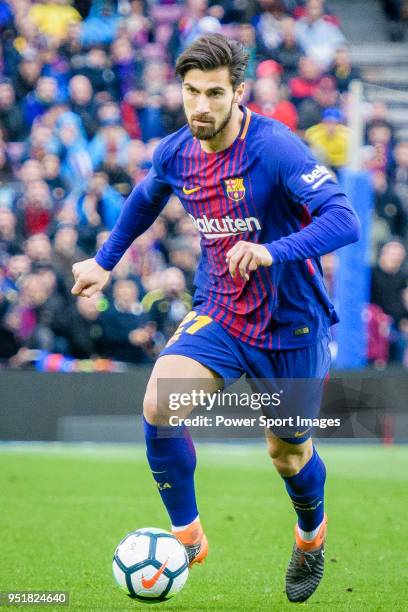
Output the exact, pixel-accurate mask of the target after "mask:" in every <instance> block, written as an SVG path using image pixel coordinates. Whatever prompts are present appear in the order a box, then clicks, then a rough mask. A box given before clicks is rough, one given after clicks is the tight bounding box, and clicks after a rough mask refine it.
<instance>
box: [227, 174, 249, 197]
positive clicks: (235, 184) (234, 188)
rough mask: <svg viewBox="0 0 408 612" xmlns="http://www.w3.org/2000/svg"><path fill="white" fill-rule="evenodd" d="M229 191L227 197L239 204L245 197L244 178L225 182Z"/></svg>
mask: <svg viewBox="0 0 408 612" xmlns="http://www.w3.org/2000/svg"><path fill="white" fill-rule="evenodd" d="M224 183H225V188H226V190H227V196H228V197H229V199H230V200H234V202H237V201H238V200H242V198H243V197H245V185H244V179H243V178H230V179H226V180H225V181H224Z"/></svg>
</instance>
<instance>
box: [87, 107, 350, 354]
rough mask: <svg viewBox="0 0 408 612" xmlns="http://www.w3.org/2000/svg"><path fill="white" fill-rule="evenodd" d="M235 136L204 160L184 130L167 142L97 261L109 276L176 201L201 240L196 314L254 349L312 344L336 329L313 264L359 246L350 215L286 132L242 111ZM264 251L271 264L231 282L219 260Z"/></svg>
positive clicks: (327, 178) (331, 183)
mask: <svg viewBox="0 0 408 612" xmlns="http://www.w3.org/2000/svg"><path fill="white" fill-rule="evenodd" d="M241 110H242V111H243V119H242V123H241V129H240V132H239V134H238V136H237V138H236V139H235V141H234V142H233V143H232V145H231V146H230V147H228V148H227V149H225V150H223V151H220V152H215V153H207V152H206V151H204V150H203V149H202V147H201V144H200V141H199V140H198V139H196V138H194V137H193V136H192V134H191V132H190V129H189V127H188V126H185V127H183V128H181V129H180V130H179V131H177V132H175V133H174V134H171V135H170V136H167V137H166V138H164V139H163V140H162V141H161V142H160V144H159V145H158V147H157V148H156V150H155V153H154V156H153V167H152V169H151V170H150V172H149V174H148V175H147V177H146V178H145V179H144V180H143V181H142V182H141V183H139V185H137V186H136V187H135V189H134V190H133V192H132V194H131V195H130V196H129V198H128V200H127V201H126V203H125V205H124V208H123V210H122V213H121V216H120V218H119V220H118V222H117V224H116V226H115V227H114V229H113V231H112V233H111V235H110V237H109V238H108V240H107V241H106V242H105V244H104V245H103V246H102V248H101V249H100V250H99V251H98V253H97V255H96V261H97V262H98V263H99V264H100V265H101V266H102V267H103V268H105V269H106V270H111V269H112V268H113V267H114V266H115V265H116V263H117V262H118V261H119V259H120V258H121V256H122V255H123V253H124V252H125V250H126V249H127V248H128V247H129V246H130V244H131V243H132V242H133V240H134V239H135V238H136V237H137V236H139V235H140V234H141V233H143V232H144V231H145V230H146V229H147V228H148V227H149V226H150V225H151V223H153V221H154V219H155V218H156V217H157V216H158V215H159V214H160V212H161V210H162V209H163V208H164V206H165V204H166V202H167V199H168V197H169V196H170V194H171V193H174V194H176V195H177V196H178V198H179V199H180V201H181V203H182V205H183V207H184V208H185V210H186V212H187V213H188V215H189V217H190V219H191V221H192V223H193V224H194V226H195V227H196V229H197V230H198V232H199V233H200V236H201V252H202V255H201V260H200V263H199V265H198V268H197V272H196V275H195V286H196V292H195V295H194V310H195V311H196V312H199V313H201V314H206V315H208V316H210V317H212V318H213V319H214V320H216V321H218V322H219V323H220V324H221V325H222V326H223V327H224V328H225V329H226V330H227V331H228V332H229V333H230V334H232V335H233V336H235V337H237V338H239V339H240V340H242V341H244V342H247V343H249V344H251V345H254V346H259V347H263V348H268V349H286V348H295V347H302V346H307V345H310V344H313V343H315V342H316V341H317V340H318V339H319V338H320V337H321V336H323V335H324V334H325V333H327V329H328V327H329V326H330V325H332V324H333V323H335V322H337V321H338V318H337V315H336V313H335V311H334V308H333V305H332V304H331V302H330V300H329V298H328V296H327V293H326V289H325V286H324V282H323V275H322V269H321V266H320V261H319V256H320V255H322V254H324V253H327V252H330V251H332V250H334V249H335V248H338V247H339V246H343V245H344V244H347V243H348V242H352V241H354V240H356V239H357V238H358V223H357V220H356V217H355V215H354V212H353V211H352V209H351V207H350V205H349V204H348V202H347V200H346V197H345V196H344V194H342V192H341V190H340V188H339V185H338V183H337V182H336V181H335V180H334V179H333V177H332V175H331V173H330V172H329V171H328V170H327V169H326V168H325V167H324V166H323V165H321V164H320V163H319V162H318V161H317V160H316V159H315V158H314V156H313V155H312V154H311V152H310V150H309V149H308V148H307V147H306V146H305V145H304V144H303V143H302V142H301V141H300V139H299V138H297V136H295V135H294V134H293V133H292V132H291V131H290V130H288V128H286V127H285V126H284V125H283V124H281V123H279V122H278V121H274V120H272V119H269V118H266V117H263V116H261V115H258V114H256V113H251V111H250V110H249V109H247V108H245V107H241ZM238 240H246V241H249V242H255V243H259V244H264V245H265V246H266V247H267V248H268V250H269V251H270V253H271V254H272V257H273V265H272V266H270V267H259V268H258V270H256V271H255V272H251V274H250V280H249V281H245V280H244V279H242V278H241V276H240V275H238V274H237V275H236V276H235V278H232V277H231V275H230V274H229V270H228V264H227V262H226V253H227V252H228V250H229V249H230V248H231V247H232V246H233V245H234V244H235V243H236V242H237V241H238Z"/></svg>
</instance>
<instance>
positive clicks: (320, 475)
mask: <svg viewBox="0 0 408 612" xmlns="http://www.w3.org/2000/svg"><path fill="white" fill-rule="evenodd" d="M283 480H284V481H285V485H286V490H287V492H288V493H289V496H290V498H291V500H292V503H293V507H294V508H295V511H296V514H297V515H298V524H299V527H300V529H302V530H303V531H313V529H316V527H318V526H319V525H320V523H321V522H322V521H323V516H324V483H325V480H326V468H325V467H324V463H323V461H322V460H321V459H320V457H319V455H318V454H317V451H316V449H315V448H314V447H313V455H312V456H311V458H310V459H309V461H308V462H307V463H306V465H304V466H303V467H302V469H301V470H300V472H298V473H297V474H295V476H289V477H283Z"/></svg>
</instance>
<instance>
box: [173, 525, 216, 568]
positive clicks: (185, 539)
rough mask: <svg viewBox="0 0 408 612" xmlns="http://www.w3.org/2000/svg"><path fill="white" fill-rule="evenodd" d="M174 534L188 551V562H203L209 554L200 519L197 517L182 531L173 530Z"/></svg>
mask: <svg viewBox="0 0 408 612" xmlns="http://www.w3.org/2000/svg"><path fill="white" fill-rule="evenodd" d="M173 535H174V536H176V538H177V539H178V540H179V542H181V543H182V544H183V546H184V548H185V549H186V551H187V555H188V564H189V567H191V566H192V565H193V564H194V563H202V562H203V561H204V559H205V558H206V556H207V555H208V541H207V537H206V535H205V533H204V531H203V528H202V526H201V523H200V520H199V519H196V520H195V521H193V522H192V523H191V524H190V525H188V527H186V528H185V529H183V530H182V531H173Z"/></svg>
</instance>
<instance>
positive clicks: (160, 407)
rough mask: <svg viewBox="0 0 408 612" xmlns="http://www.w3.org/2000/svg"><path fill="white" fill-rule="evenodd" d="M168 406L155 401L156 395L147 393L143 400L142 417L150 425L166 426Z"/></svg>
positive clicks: (150, 392)
mask: <svg viewBox="0 0 408 612" xmlns="http://www.w3.org/2000/svg"><path fill="white" fill-rule="evenodd" d="M168 409H169V407H168V404H167V405H164V404H163V403H162V402H158V401H157V393H154V392H152V391H147V392H146V395H145V397H144V400H143V416H144V418H145V419H146V421H147V422H148V423H150V424H151V425H168Z"/></svg>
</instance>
